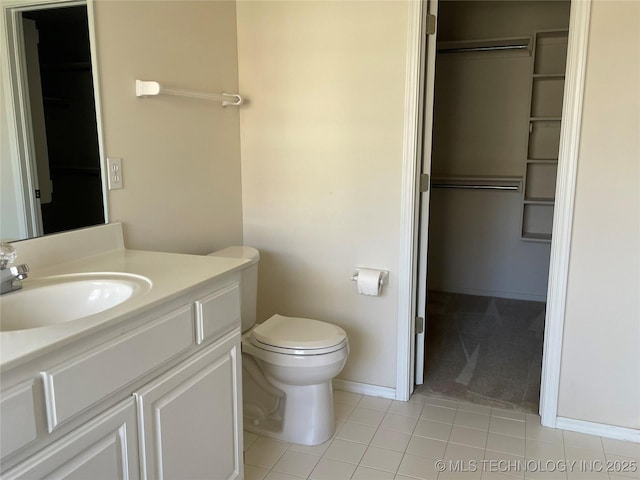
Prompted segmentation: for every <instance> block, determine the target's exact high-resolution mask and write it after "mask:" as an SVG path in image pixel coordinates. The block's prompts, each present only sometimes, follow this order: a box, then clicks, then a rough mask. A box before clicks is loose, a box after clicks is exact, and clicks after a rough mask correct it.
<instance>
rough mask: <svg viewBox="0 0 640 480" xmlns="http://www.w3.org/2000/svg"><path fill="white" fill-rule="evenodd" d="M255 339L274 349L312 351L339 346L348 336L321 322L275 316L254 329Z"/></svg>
mask: <svg viewBox="0 0 640 480" xmlns="http://www.w3.org/2000/svg"><path fill="white" fill-rule="evenodd" d="M253 337H254V338H255V339H256V340H257V341H258V342H260V343H263V344H266V345H272V346H274V347H280V348H290V349H298V350H311V349H318V348H327V347H332V346H334V345H338V344H340V343H342V342H344V341H345V339H346V338H347V334H346V332H345V331H344V330H343V329H342V328H340V327H338V326H336V325H332V324H330V323H326V322H321V321H319V320H310V319H308V318H296V317H283V316H282V315H274V316H273V317H271V318H270V319H269V320H267V321H266V322H264V323H261V324H260V325H256V326H255V327H254V329H253Z"/></svg>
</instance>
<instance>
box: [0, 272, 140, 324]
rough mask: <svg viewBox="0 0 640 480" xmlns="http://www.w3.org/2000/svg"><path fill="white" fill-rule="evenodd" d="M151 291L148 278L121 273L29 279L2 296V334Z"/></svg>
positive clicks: (81, 315)
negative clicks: (18, 287) (21, 285)
mask: <svg viewBox="0 0 640 480" xmlns="http://www.w3.org/2000/svg"><path fill="white" fill-rule="evenodd" d="M150 288H151V281H150V280H149V279H147V278H145V277H142V276H139V275H133V274H121V273H90V274H74V275H60V276H56V277H46V278H42V279H34V280H26V281H25V282H24V283H23V288H22V289H21V290H17V291H15V292H11V293H7V294H4V295H2V296H0V331H3V332H6V331H11V330H25V329H31V328H38V327H45V326H50V325H55V324H59V323H64V322H69V321H72V320H78V319H80V318H85V317H88V316H90V315H95V314H96V313H100V312H104V311H106V310H109V309H111V308H114V307H117V306H118V305H120V304H122V303H124V302H126V301H127V300H129V299H131V298H132V297H134V296H137V295H140V294H141V293H144V292H146V291H148V290H149V289H150Z"/></svg>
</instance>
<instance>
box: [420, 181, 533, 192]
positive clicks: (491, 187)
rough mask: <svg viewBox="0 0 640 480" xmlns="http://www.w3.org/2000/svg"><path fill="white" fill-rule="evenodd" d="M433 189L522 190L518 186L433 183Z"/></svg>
mask: <svg viewBox="0 0 640 480" xmlns="http://www.w3.org/2000/svg"><path fill="white" fill-rule="evenodd" d="M431 187H432V188H460V189H470V190H514V191H517V190H520V187H519V186H518V185H460V184H458V185H456V184H452V183H433V184H431Z"/></svg>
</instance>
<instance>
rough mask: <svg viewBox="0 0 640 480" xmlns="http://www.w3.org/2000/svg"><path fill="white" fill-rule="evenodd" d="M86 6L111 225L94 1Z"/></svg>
mask: <svg viewBox="0 0 640 480" xmlns="http://www.w3.org/2000/svg"><path fill="white" fill-rule="evenodd" d="M86 5H87V24H88V25H89V50H90V52H89V55H91V74H92V76H93V102H94V104H95V111H96V130H97V133H98V155H100V178H101V180H102V211H103V213H104V223H109V197H108V192H109V185H108V180H109V179H108V176H107V155H106V152H105V149H104V133H103V130H102V104H101V103H100V75H99V74H98V47H97V42H96V25H95V10H94V0H86Z"/></svg>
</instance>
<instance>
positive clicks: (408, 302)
mask: <svg viewBox="0 0 640 480" xmlns="http://www.w3.org/2000/svg"><path fill="white" fill-rule="evenodd" d="M407 8H408V18H409V24H408V27H407V28H408V31H407V64H406V65H407V67H406V82H405V94H404V95H405V97H404V112H405V119H404V139H403V147H402V192H401V196H400V258H399V260H398V271H399V272H400V274H399V276H398V340H397V372H396V388H395V395H396V397H395V398H396V399H397V400H405V401H406V400H409V397H410V396H411V392H412V391H413V362H414V359H413V357H414V352H413V349H414V345H413V341H412V339H413V336H414V327H415V325H414V321H413V319H414V317H415V303H416V302H415V298H416V297H415V295H416V292H415V290H416V289H415V285H416V275H417V268H416V267H417V265H416V245H417V241H416V235H417V225H416V220H417V217H416V215H417V195H418V188H417V177H418V165H419V162H418V159H417V158H416V157H417V149H418V139H419V138H420V132H419V131H418V124H419V121H418V112H419V110H420V109H419V103H420V102H419V98H420V45H421V42H420V37H421V30H422V8H423V3H422V1H413V2H408V7H407Z"/></svg>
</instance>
